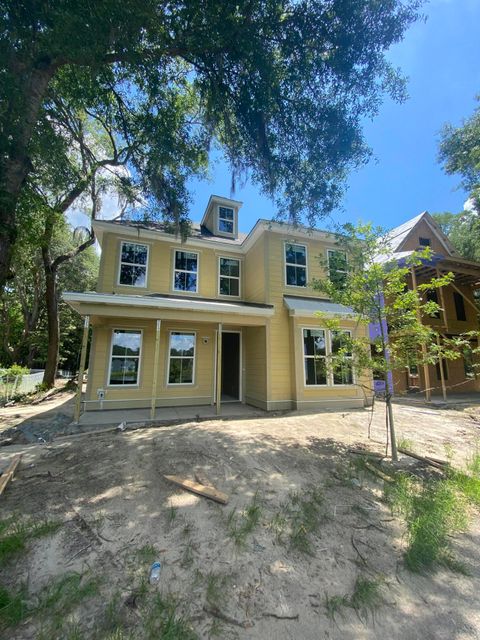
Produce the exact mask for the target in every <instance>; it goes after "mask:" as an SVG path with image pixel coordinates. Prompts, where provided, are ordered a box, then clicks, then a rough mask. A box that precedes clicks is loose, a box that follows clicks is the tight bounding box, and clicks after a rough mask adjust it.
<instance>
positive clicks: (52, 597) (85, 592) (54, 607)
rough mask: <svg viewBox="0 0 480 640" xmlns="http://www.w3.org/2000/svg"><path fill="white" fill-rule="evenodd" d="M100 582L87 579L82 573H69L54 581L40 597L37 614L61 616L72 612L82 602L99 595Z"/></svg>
mask: <svg viewBox="0 0 480 640" xmlns="http://www.w3.org/2000/svg"><path fill="white" fill-rule="evenodd" d="M98 590H99V580H98V579H97V578H93V577H90V578H86V577H85V576H84V575H82V574H81V573H67V574H66V575H64V576H62V577H61V578H59V579H57V580H52V581H51V582H50V583H49V584H48V585H47V586H46V587H45V588H44V589H43V591H42V593H41V594H40V595H39V601H38V604H37V607H36V612H37V613H38V614H40V615H47V614H48V615H49V616H51V615H52V614H60V615H61V616H62V617H63V616H64V615H65V614H66V613H69V612H70V611H72V609H74V608H75V607H76V606H77V605H78V604H79V603H80V602H82V600H85V599H86V598H92V597H93V596H96V595H97V594H98Z"/></svg>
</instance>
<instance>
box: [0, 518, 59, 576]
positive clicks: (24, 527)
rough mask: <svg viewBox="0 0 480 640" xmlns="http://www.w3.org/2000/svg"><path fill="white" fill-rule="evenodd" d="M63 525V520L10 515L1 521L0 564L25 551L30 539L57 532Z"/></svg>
mask: <svg viewBox="0 0 480 640" xmlns="http://www.w3.org/2000/svg"><path fill="white" fill-rule="evenodd" d="M61 526H62V523H61V522H55V521H53V520H44V521H41V522H35V521H33V520H23V521H22V520H20V518H18V517H16V516H10V517H9V518H6V519H4V520H2V521H1V522H0V565H3V564H5V563H6V562H7V561H9V560H11V559H12V558H13V557H14V556H16V555H19V554H21V553H25V551H26V550H27V547H28V543H29V542H30V540H35V539H36V538H41V537H44V536H48V535H51V534H53V533H55V532H56V531H57V530H58V529H59V528H60V527H61Z"/></svg>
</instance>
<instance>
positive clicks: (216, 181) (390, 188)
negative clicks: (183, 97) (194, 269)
mask: <svg viewBox="0 0 480 640" xmlns="http://www.w3.org/2000/svg"><path fill="white" fill-rule="evenodd" d="M423 12H424V13H425V14H426V16H427V20H426V22H424V23H423V22H419V23H417V24H415V25H414V26H413V27H411V28H410V29H409V31H408V32H407V34H406V36H405V38H404V40H403V41H402V42H401V43H400V44H398V45H396V46H395V47H393V48H392V49H391V50H390V52H389V59H390V60H391V61H392V63H393V64H395V65H396V66H400V67H401V68H402V70H403V73H404V74H405V75H406V76H408V78H409V83H408V92H409V96H410V97H409V99H408V100H407V102H405V103H403V104H396V103H394V102H392V101H391V100H386V101H385V103H384V105H383V106H382V108H381V110H380V113H379V115H378V116H377V117H376V118H375V119H374V120H373V121H372V122H370V121H366V122H365V125H364V131H365V135H366V139H367V142H368V143H369V145H370V146H371V147H372V149H373V153H374V159H372V160H371V161H370V163H369V164H368V165H367V166H366V167H364V168H362V169H361V170H359V171H358V172H356V173H354V174H352V175H351V176H350V178H349V180H348V191H347V194H346V196H345V198H344V202H343V206H342V209H341V210H338V211H336V212H335V213H334V215H333V216H332V217H333V220H334V221H335V222H340V223H342V222H344V221H347V220H350V221H356V220H358V219H362V220H371V221H373V222H374V223H375V224H378V225H382V226H384V227H393V226H395V225H397V224H400V223H401V222H404V221H405V220H407V219H408V218H411V217H413V216H415V215H417V214H418V213H420V212H421V211H424V210H428V211H430V212H431V213H434V212H437V211H452V212H458V211H460V210H461V209H462V206H463V203H464V201H465V199H466V194H465V193H464V192H463V191H461V190H458V189H456V187H457V186H458V183H459V178H458V177H457V176H446V175H445V174H444V172H443V171H442V168H441V166H440V165H439V163H438V161H437V154H438V139H439V132H440V129H441V128H442V126H443V124H444V123H446V122H451V123H452V124H454V125H459V124H461V121H462V119H463V118H466V117H468V116H470V115H471V114H472V113H473V110H474V108H475V106H476V105H477V104H478V103H477V102H476V101H475V96H476V95H478V94H480V0H431V2H429V3H428V4H426V5H425V7H424V9H423ZM214 160H215V162H214V166H212V169H211V181H209V182H205V181H202V182H200V181H192V182H191V185H190V186H191V190H192V196H193V203H192V208H191V212H190V213H191V217H192V219H194V220H198V219H200V218H201V215H202V213H203V210H204V208H205V206H206V204H207V201H208V197H209V196H210V194H212V193H215V194H218V195H224V196H227V197H230V196H232V197H234V198H235V199H238V200H242V201H243V203H244V204H243V207H242V209H241V212H240V218H239V223H240V229H241V230H242V231H249V230H250V228H251V227H252V226H253V224H254V223H255V221H256V220H257V219H258V218H271V217H272V216H273V215H274V213H275V208H274V206H273V204H272V203H271V202H270V201H269V200H268V199H267V198H265V197H264V196H262V195H261V194H260V193H259V191H258V189H256V188H255V186H254V185H252V184H251V183H250V184H247V185H246V186H245V187H244V188H243V189H240V188H237V189H236V192H235V194H233V195H232V194H231V192H230V173H229V171H228V167H227V166H226V164H225V163H224V162H222V160H221V158H218V157H217V158H215V159H214ZM328 224H329V222H328V221H323V222H321V223H319V226H320V227H323V228H325V227H327V226H328Z"/></svg>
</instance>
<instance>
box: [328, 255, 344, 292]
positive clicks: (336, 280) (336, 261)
mask: <svg viewBox="0 0 480 640" xmlns="http://www.w3.org/2000/svg"><path fill="white" fill-rule="evenodd" d="M327 258H328V277H329V278H330V281H331V282H332V283H333V284H335V285H336V286H342V285H343V284H344V283H345V280H346V278H347V254H346V253H345V251H338V250H337V249H329V250H328V252H327Z"/></svg>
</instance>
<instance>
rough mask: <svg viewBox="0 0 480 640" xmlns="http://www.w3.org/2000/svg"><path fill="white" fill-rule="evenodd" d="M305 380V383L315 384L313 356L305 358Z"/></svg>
mask: <svg viewBox="0 0 480 640" xmlns="http://www.w3.org/2000/svg"><path fill="white" fill-rule="evenodd" d="M305 382H306V384H316V382H315V360H314V359H313V358H305Z"/></svg>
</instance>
